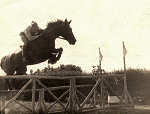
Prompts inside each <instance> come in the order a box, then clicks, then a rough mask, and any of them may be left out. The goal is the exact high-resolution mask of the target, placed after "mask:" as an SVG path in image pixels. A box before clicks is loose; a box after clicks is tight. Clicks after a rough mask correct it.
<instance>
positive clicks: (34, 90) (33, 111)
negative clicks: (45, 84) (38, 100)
mask: <svg viewBox="0 0 150 114" xmlns="http://www.w3.org/2000/svg"><path fill="white" fill-rule="evenodd" d="M35 92H36V80H35V78H33V79H32V113H33V114H34V113H35Z"/></svg>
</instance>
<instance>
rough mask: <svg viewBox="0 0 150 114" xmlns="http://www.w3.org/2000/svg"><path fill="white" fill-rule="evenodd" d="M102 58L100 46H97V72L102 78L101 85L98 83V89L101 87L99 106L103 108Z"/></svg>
mask: <svg viewBox="0 0 150 114" xmlns="http://www.w3.org/2000/svg"><path fill="white" fill-rule="evenodd" d="M102 58H103V55H102V53H101V51H100V48H99V67H98V70H99V72H98V73H99V75H100V76H101V80H102V82H101V85H100V89H101V95H100V97H101V106H102V108H103V105H104V104H103V76H102V68H101V62H102Z"/></svg>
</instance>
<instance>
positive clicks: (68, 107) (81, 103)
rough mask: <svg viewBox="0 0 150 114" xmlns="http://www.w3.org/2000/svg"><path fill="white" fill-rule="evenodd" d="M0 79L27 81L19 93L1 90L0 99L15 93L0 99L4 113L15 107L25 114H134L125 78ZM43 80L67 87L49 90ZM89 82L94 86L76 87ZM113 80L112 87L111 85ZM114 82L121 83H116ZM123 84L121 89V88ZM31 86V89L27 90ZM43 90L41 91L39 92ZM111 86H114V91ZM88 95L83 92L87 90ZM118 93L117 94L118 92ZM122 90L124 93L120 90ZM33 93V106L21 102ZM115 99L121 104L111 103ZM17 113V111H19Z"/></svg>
mask: <svg viewBox="0 0 150 114" xmlns="http://www.w3.org/2000/svg"><path fill="white" fill-rule="evenodd" d="M0 79H24V80H28V81H27V82H26V83H25V84H24V86H23V87H22V88H21V89H20V90H19V91H17V90H12V91H6V90H1V91H0V95H1V93H2V92H3V93H4V92H6V93H14V94H12V95H11V97H10V98H6V97H5V96H1V112H5V111H6V110H7V109H9V107H10V106H13V103H15V104H17V105H19V106H20V107H22V108H23V110H24V113H26V114H29V113H33V114H36V113H39V111H42V112H44V113H58V112H68V113H79V112H81V113H82V112H90V111H100V112H108V111H110V112H111V111H117V112H121V113H122V112H127V111H130V110H133V107H134V104H133V101H132V98H131V96H130V94H129V92H128V90H127V84H126V75H124V74H98V75H96V76H39V75H20V76H19V75H18V76H5V77H0ZM41 79H47V80H52V79H55V80H68V81H69V84H68V85H65V84H64V85H63V86H58V87H47V86H46V85H44V83H42V81H41ZM79 79H80V80H85V79H89V80H91V81H92V82H93V83H92V84H91V83H86V84H85V83H84V84H77V83H78V82H77V81H78V80H79ZM110 80H111V83H110ZM115 80H118V81H117V82H116V81H115ZM117 83H118V84H120V83H121V84H120V86H121V87H119V85H117ZM29 85H32V89H28V88H27V87H28V86H29ZM37 85H38V86H41V88H37ZM112 85H115V86H114V87H112ZM87 88H88V91H87V93H84V92H82V90H83V89H84V90H85V89H87ZM116 88H117V89H118V90H117V89H116ZM119 89H121V90H119ZM56 90H57V91H58V90H64V92H63V93H62V94H61V95H59V96H57V95H55V91H56ZM29 91H30V92H31V93H32V100H31V102H24V101H21V100H19V96H21V95H23V94H24V93H25V92H29ZM46 92H47V93H48V94H49V95H50V96H51V97H53V99H54V101H53V102H47V101H45V93H46ZM36 93H38V94H39V98H38V100H36V98H35V96H36ZM111 95H112V96H116V98H118V100H119V102H118V103H112V104H111V103H110V102H109V101H108V98H109V97H110V96H111ZM17 110H18V109H17Z"/></svg>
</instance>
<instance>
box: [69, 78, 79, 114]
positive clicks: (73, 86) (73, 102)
mask: <svg viewBox="0 0 150 114" xmlns="http://www.w3.org/2000/svg"><path fill="white" fill-rule="evenodd" d="M69 98H70V99H69V112H70V113H74V112H76V110H77V109H76V108H77V107H76V103H77V101H76V80H75V78H71V79H70V96H69Z"/></svg>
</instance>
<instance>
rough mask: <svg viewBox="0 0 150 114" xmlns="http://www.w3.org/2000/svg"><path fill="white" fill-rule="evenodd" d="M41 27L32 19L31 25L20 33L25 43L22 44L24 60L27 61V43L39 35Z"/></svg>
mask: <svg viewBox="0 0 150 114" xmlns="http://www.w3.org/2000/svg"><path fill="white" fill-rule="evenodd" d="M40 31H41V29H40V28H39V26H38V24H37V23H36V22H34V21H32V23H31V25H30V26H28V27H27V28H26V29H25V31H24V32H21V33H20V36H21V40H22V41H23V43H24V45H23V46H22V56H23V60H24V61H25V60H26V58H25V56H24V55H25V50H26V45H27V44H28V42H30V41H32V40H35V39H36V38H38V37H39V35H40Z"/></svg>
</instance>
